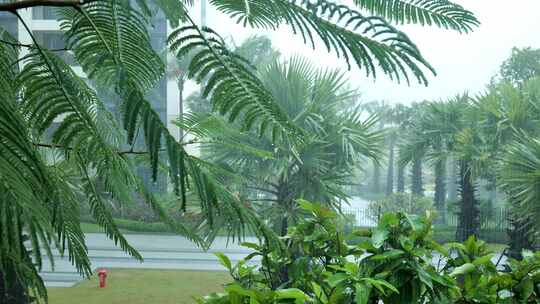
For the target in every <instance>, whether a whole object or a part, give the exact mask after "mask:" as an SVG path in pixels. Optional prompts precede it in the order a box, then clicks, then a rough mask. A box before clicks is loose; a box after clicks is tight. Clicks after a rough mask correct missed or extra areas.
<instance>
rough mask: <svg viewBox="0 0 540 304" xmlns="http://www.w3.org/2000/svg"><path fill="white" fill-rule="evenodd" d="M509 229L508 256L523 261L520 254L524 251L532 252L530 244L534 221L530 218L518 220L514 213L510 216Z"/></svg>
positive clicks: (531, 244)
mask: <svg viewBox="0 0 540 304" xmlns="http://www.w3.org/2000/svg"><path fill="white" fill-rule="evenodd" d="M509 221H510V227H509V228H508V231H507V233H508V239H509V243H508V245H509V248H508V249H509V251H508V256H509V257H511V258H514V259H517V260H521V259H523V256H522V254H521V253H522V252H523V250H524V249H528V250H532V249H533V243H532V242H531V239H532V236H533V234H534V229H533V227H534V224H533V223H534V220H533V219H531V218H525V219H522V218H519V217H518V216H516V215H515V213H513V212H512V213H511V214H510V218H509Z"/></svg>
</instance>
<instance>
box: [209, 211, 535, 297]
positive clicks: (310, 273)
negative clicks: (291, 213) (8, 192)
mask: <svg viewBox="0 0 540 304" xmlns="http://www.w3.org/2000/svg"><path fill="white" fill-rule="evenodd" d="M300 205H301V206H302V209H303V210H304V211H305V212H306V217H305V218H304V219H303V220H301V221H300V222H299V223H298V224H297V225H296V226H294V227H290V229H289V233H288V234H287V236H285V237H283V238H282V239H281V240H280V241H279V242H278V243H274V244H269V243H262V244H253V243H246V244H244V246H246V247H247V248H250V249H252V250H253V252H252V253H251V254H250V255H249V256H248V257H247V258H246V259H244V260H241V261H240V262H239V263H238V264H236V265H233V264H232V262H231V261H230V259H229V258H228V257H227V256H225V255H223V254H217V256H218V258H219V259H220V261H221V263H222V264H223V266H224V267H225V268H227V269H228V271H229V273H230V275H231V277H232V278H233V280H234V282H233V283H230V284H227V285H226V286H225V292H224V293H219V294H217V293H215V294H211V295H209V296H206V297H204V298H201V299H199V303H205V304H212V303H221V304H227V303H261V304H263V303H321V304H322V303H340V304H341V303H344V304H346V303H380V302H379V301H383V302H384V303H437V304H443V303H462V304H465V303H471V304H472V303H536V302H535V301H536V300H537V296H538V292H539V287H538V283H539V280H540V253H536V254H533V253H531V252H525V253H524V256H525V259H524V260H523V261H517V260H513V259H509V260H508V262H507V263H506V265H507V266H506V267H502V264H501V265H497V264H496V263H497V262H496V261H495V258H496V256H495V255H494V254H493V253H491V252H490V251H489V249H488V247H487V245H486V243H484V242H483V241H477V240H476V238H474V236H471V237H470V238H469V239H467V240H466V241H465V242H464V243H451V244H448V245H447V246H445V247H443V246H441V245H439V244H438V243H436V242H434V241H433V240H432V238H431V236H432V234H433V231H432V227H431V219H430V215H429V212H428V213H427V217H419V216H415V215H407V214H404V213H387V214H385V215H384V216H383V217H382V218H381V220H380V222H379V225H378V226H377V228H374V229H372V230H371V231H367V234H366V232H359V233H353V234H352V235H350V236H346V235H343V233H342V232H341V229H340V228H339V227H337V226H336V220H337V218H336V217H337V215H336V214H334V213H333V212H331V211H330V210H329V209H327V208H325V207H322V206H320V205H315V204H311V203H308V202H306V201H301V202H300ZM359 235H362V236H364V237H365V236H368V238H367V239H366V238H364V241H363V242H360V243H358V244H357V245H349V244H348V242H347V241H346V240H348V239H350V238H352V237H353V236H359ZM255 256H260V257H261V258H262V259H261V264H260V265H257V264H254V263H251V262H250V259H252V258H253V257H255ZM497 266H499V267H497ZM503 268H504V269H503ZM283 294H286V295H288V296H289V297H290V298H288V299H284V298H283V297H284V296H281V295H283Z"/></svg>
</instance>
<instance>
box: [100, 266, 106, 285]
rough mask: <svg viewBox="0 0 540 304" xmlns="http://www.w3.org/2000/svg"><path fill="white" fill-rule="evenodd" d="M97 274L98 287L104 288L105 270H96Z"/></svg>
mask: <svg viewBox="0 0 540 304" xmlns="http://www.w3.org/2000/svg"><path fill="white" fill-rule="evenodd" d="M98 276H99V288H105V287H107V270H106V269H101V270H100V271H98Z"/></svg>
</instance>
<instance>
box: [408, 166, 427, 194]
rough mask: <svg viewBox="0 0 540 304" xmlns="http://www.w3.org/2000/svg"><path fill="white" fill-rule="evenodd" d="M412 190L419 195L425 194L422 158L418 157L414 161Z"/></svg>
mask: <svg viewBox="0 0 540 304" xmlns="http://www.w3.org/2000/svg"><path fill="white" fill-rule="evenodd" d="M411 170H412V174H411V192H412V194H414V195H417V196H424V187H423V182H422V158H420V157H416V158H414V159H413V161H412V169H411Z"/></svg>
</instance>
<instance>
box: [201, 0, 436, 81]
mask: <svg viewBox="0 0 540 304" xmlns="http://www.w3.org/2000/svg"><path fill="white" fill-rule="evenodd" d="M211 3H212V4H214V5H215V6H216V7H217V9H218V10H220V11H222V12H225V13H227V14H229V15H231V16H232V17H234V18H236V19H237V22H239V23H243V24H244V25H249V26H251V27H256V28H268V29H276V28H278V27H279V25H281V24H286V25H287V26H289V28H291V29H292V31H293V32H294V33H295V34H299V35H301V36H302V38H303V39H304V42H305V43H308V42H309V43H310V44H311V45H312V46H313V47H315V41H316V38H318V39H320V40H321V41H322V42H323V43H324V45H325V46H326V48H327V49H328V51H333V52H335V53H336V54H337V55H338V56H340V57H343V58H345V60H346V62H347V64H348V65H349V67H351V61H354V62H355V64H356V65H357V66H358V67H360V68H361V69H364V70H365V72H366V75H367V76H373V77H376V74H377V70H378V69H380V70H382V72H383V73H384V74H386V75H388V76H389V77H390V78H391V79H394V80H396V81H400V80H402V79H403V78H404V79H405V80H406V81H407V83H409V81H410V79H409V75H411V74H412V75H413V76H414V77H415V78H416V80H417V81H418V82H419V83H421V84H427V78H426V76H425V74H424V69H427V70H428V71H431V72H433V73H435V71H434V69H433V68H432V67H431V66H430V65H429V63H428V62H427V61H426V60H425V59H424V58H423V57H422V55H421V54H420V51H419V50H418V48H417V47H416V45H415V44H414V43H413V42H412V41H411V40H410V39H409V38H408V37H407V35H405V34H404V33H403V32H401V31H399V30H397V29H396V28H395V27H393V26H392V25H391V24H389V23H388V22H387V21H386V20H384V19H383V18H381V17H378V16H365V15H363V14H361V13H360V12H358V11H355V10H352V9H351V8H349V7H347V6H345V5H338V4H335V3H333V2H330V1H324V0H321V1H317V3H316V4H313V3H311V1H286V0H277V1H271V2H269V1H264V0H248V1H244V2H242V1H234V0H212V1H211Z"/></svg>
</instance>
